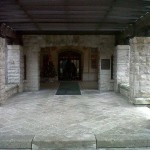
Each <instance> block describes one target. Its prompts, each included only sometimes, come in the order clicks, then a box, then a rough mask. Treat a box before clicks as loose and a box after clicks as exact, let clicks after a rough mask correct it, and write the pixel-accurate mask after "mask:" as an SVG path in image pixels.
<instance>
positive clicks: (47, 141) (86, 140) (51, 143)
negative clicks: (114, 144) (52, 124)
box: [32, 134, 96, 150]
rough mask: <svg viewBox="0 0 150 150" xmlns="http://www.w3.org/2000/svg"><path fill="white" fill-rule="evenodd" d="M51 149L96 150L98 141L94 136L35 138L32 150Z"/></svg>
mask: <svg viewBox="0 0 150 150" xmlns="http://www.w3.org/2000/svg"><path fill="white" fill-rule="evenodd" d="M49 148H51V149H58V150H59V149H62V150H63V149H79V150H80V149H87V150H94V149H96V139H95V136H94V135H92V134H86V135H76V136H74V137H65V136H62V137H60V136H59V137H57V136H39V135H37V136H35V138H34V140H33V143H32V149H33V150H48V149H49Z"/></svg>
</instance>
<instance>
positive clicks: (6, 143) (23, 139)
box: [0, 135, 34, 149]
mask: <svg viewBox="0 0 150 150" xmlns="http://www.w3.org/2000/svg"><path fill="white" fill-rule="evenodd" d="M33 138H34V136H33V135H1V136H0V149H31V148H32V140H33Z"/></svg>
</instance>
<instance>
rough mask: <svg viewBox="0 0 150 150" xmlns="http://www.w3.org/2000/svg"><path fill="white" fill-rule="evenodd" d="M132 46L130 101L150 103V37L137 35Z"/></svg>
mask: <svg viewBox="0 0 150 150" xmlns="http://www.w3.org/2000/svg"><path fill="white" fill-rule="evenodd" d="M130 46H131V52H130V56H131V59H130V65H131V66H130V101H131V102H133V103H134V104H150V37H135V38H133V39H131V40H130Z"/></svg>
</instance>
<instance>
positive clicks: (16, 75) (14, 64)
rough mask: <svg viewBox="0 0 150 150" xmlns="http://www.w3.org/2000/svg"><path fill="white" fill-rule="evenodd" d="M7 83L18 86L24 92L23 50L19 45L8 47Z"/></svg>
mask: <svg viewBox="0 0 150 150" xmlns="http://www.w3.org/2000/svg"><path fill="white" fill-rule="evenodd" d="M7 50H8V51H7V83H8V84H17V85H18V86H19V92H22V91H23V74H24V71H23V70H24V68H23V49H22V47H21V46H19V45H8V46H7Z"/></svg>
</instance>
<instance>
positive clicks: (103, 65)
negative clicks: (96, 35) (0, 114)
mask: <svg viewBox="0 0 150 150" xmlns="http://www.w3.org/2000/svg"><path fill="white" fill-rule="evenodd" d="M101 69H102V70H110V59H101Z"/></svg>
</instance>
